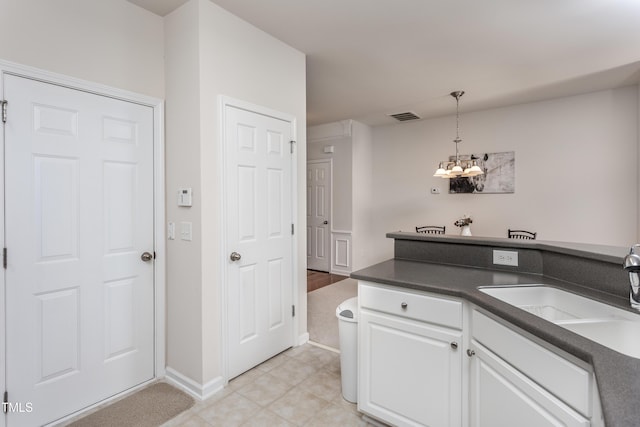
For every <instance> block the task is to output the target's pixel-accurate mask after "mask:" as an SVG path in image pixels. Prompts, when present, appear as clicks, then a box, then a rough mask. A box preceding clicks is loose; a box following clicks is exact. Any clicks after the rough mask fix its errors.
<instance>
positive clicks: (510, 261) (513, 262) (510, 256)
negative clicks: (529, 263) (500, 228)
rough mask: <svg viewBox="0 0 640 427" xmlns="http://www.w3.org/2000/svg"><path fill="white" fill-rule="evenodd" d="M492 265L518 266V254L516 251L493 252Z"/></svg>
mask: <svg viewBox="0 0 640 427" xmlns="http://www.w3.org/2000/svg"><path fill="white" fill-rule="evenodd" d="M493 263H494V264H497V265H510V266H512V267H517V266H518V252H517V251H499V250H495V249H494V251H493Z"/></svg>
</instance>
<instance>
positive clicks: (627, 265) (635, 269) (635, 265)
mask: <svg viewBox="0 0 640 427" xmlns="http://www.w3.org/2000/svg"><path fill="white" fill-rule="evenodd" d="M636 248H640V244H639V243H636V244H635V245H633V246H631V249H630V250H629V254H628V255H627V256H625V257H624V263H623V266H624V271H628V272H629V284H630V286H631V288H630V290H629V302H630V303H631V308H635V309H636V310H639V311H640V276H639V275H640V255H639V254H637V253H636Z"/></svg>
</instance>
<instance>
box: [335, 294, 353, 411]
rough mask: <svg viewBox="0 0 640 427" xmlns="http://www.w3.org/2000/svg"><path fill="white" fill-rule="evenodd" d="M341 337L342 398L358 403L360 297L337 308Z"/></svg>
mask: <svg viewBox="0 0 640 427" xmlns="http://www.w3.org/2000/svg"><path fill="white" fill-rule="evenodd" d="M336 316H337V317H338V333H339V335H340V372H341V375H342V397H344V399H345V400H347V401H349V402H351V403H356V402H357V401H358V297H353V298H349V299H348V300H345V301H343V302H342V303H341V304H340V305H339V306H338V308H336Z"/></svg>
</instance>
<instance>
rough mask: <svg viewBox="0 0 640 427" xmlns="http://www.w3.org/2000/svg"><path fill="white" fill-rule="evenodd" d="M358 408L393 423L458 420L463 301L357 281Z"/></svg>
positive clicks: (447, 423)
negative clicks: (358, 315) (358, 305)
mask: <svg viewBox="0 0 640 427" xmlns="http://www.w3.org/2000/svg"><path fill="white" fill-rule="evenodd" d="M358 295H359V304H360V320H359V325H358V332H359V337H358V339H359V348H358V351H359V383H358V409H359V410H360V411H361V412H363V413H366V414H368V415H371V416H373V417H375V418H378V419H380V420H382V421H384V422H387V423H390V424H393V425H397V426H420V425H423V426H451V427H453V426H461V425H462V357H463V342H462V338H463V335H462V331H461V328H462V303H461V302H460V301H457V300H453V299H447V298H439V297H435V296H433V295H427V294H420V293H414V292H411V291H404V290H403V291H397V290H392V289H389V288H386V287H384V286H380V285H374V284H367V283H363V282H360V286H359V291H358Z"/></svg>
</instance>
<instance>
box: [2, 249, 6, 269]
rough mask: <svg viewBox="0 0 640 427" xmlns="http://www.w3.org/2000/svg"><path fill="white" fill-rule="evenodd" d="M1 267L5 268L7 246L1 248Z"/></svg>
mask: <svg viewBox="0 0 640 427" xmlns="http://www.w3.org/2000/svg"><path fill="white" fill-rule="evenodd" d="M2 267H3V268H4V269H5V270H6V269H7V248H2Z"/></svg>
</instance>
